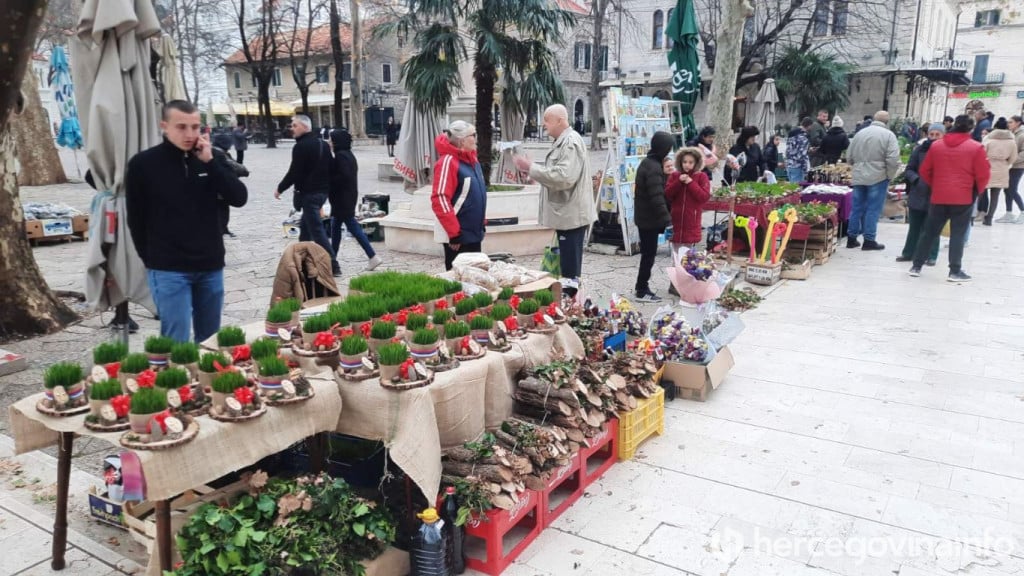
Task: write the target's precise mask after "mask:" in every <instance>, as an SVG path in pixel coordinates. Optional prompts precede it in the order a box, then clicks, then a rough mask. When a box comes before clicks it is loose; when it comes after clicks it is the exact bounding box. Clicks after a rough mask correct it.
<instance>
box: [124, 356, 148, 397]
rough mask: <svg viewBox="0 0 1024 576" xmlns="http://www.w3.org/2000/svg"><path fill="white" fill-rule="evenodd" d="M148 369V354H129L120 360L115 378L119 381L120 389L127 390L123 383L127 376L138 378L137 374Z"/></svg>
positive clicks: (126, 380)
mask: <svg viewBox="0 0 1024 576" xmlns="http://www.w3.org/2000/svg"><path fill="white" fill-rule="evenodd" d="M146 370H149V356H148V355H146V354H143V353H142V352H136V353H134V354H129V355H127V356H125V357H124V360H121V370H120V371H119V372H118V373H117V379H118V380H120V381H121V390H123V391H127V390H128V388H127V387H126V386H125V383H126V382H128V379H129V378H132V379H138V377H139V374H141V373H143V372H145V371H146Z"/></svg>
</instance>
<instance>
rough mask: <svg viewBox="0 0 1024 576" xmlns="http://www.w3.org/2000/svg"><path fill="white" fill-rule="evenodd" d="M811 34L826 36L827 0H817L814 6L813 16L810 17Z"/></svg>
mask: <svg viewBox="0 0 1024 576" xmlns="http://www.w3.org/2000/svg"><path fill="white" fill-rule="evenodd" d="M811 18H812V20H811V34H813V35H815V36H819V37H820V36H827V35H828V0H818V1H817V3H816V4H815V5H814V16H812V17H811Z"/></svg>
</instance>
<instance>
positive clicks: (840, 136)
mask: <svg viewBox="0 0 1024 576" xmlns="http://www.w3.org/2000/svg"><path fill="white" fill-rule="evenodd" d="M849 147H850V137H849V136H847V135H846V131H845V130H843V129H842V128H840V127H839V126H836V127H834V128H829V129H828V132H826V133H825V137H824V138H822V139H821V147H819V148H818V152H819V153H820V154H821V157H822V159H823V160H824V161H825V162H828V163H829V164H835V163H836V162H839V157H840V156H842V155H843V151H844V150H846V149H847V148H849Z"/></svg>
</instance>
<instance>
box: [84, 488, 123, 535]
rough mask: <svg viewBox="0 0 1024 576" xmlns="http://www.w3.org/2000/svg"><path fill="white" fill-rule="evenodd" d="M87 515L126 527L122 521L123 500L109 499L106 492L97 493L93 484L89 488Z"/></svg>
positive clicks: (106, 522)
mask: <svg viewBox="0 0 1024 576" xmlns="http://www.w3.org/2000/svg"><path fill="white" fill-rule="evenodd" d="M89 515H90V516H92V517H93V518H95V519H96V520H98V521H100V522H103V523H104V524H109V525H111V526H117V527H118V528H123V529H125V530H127V529H128V525H127V524H125V521H124V502H115V501H113V500H111V499H110V498H109V497H108V496H107V493H106V492H104V493H103V494H97V493H96V487H95V486H91V487H90V488H89Z"/></svg>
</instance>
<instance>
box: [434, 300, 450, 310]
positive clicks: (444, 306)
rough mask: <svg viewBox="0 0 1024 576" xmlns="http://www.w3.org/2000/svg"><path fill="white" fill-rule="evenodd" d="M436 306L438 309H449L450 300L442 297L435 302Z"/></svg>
mask: <svg viewBox="0 0 1024 576" xmlns="http://www.w3.org/2000/svg"><path fill="white" fill-rule="evenodd" d="M434 308H435V309H437V310H447V309H448V301H447V300H445V299H444V298H441V299H440V300H438V301H437V302H434Z"/></svg>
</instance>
